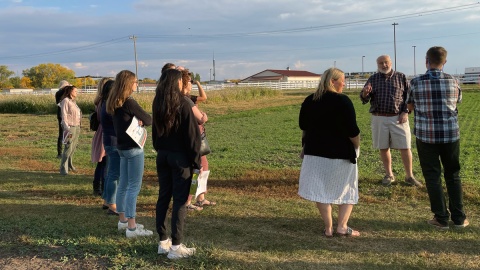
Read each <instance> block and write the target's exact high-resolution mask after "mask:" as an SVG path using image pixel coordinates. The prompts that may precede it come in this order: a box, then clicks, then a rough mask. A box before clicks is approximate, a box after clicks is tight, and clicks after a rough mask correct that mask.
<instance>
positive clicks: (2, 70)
mask: <svg viewBox="0 0 480 270" xmlns="http://www.w3.org/2000/svg"><path fill="white" fill-rule="evenodd" d="M13 74H15V72H13V71H11V70H8V67H7V66H0V89H2V88H9V87H11V86H12V84H11V83H10V81H9V79H8V78H10V76H12V75H13Z"/></svg>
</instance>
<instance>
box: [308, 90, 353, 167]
mask: <svg viewBox="0 0 480 270" xmlns="http://www.w3.org/2000/svg"><path fill="white" fill-rule="evenodd" d="M299 124H300V129H302V130H303V131H304V135H303V138H302V145H303V147H304V149H303V152H304V154H305V155H312V156H319V157H325V158H331V159H348V160H350V161H351V162H352V163H354V164H355V163H356V159H355V157H356V154H355V148H354V146H353V143H352V142H351V141H350V138H353V137H356V136H357V135H358V134H360V129H359V128H358V126H357V121H356V115H355V109H354V107H353V103H352V101H351V100H350V99H349V98H348V97H347V96H346V95H344V94H339V93H334V92H330V91H329V92H327V93H325V94H324V95H323V96H322V98H320V100H316V101H314V100H313V94H312V95H310V96H308V97H307V98H306V99H305V101H304V102H303V103H302V107H301V109H300V116H299Z"/></svg>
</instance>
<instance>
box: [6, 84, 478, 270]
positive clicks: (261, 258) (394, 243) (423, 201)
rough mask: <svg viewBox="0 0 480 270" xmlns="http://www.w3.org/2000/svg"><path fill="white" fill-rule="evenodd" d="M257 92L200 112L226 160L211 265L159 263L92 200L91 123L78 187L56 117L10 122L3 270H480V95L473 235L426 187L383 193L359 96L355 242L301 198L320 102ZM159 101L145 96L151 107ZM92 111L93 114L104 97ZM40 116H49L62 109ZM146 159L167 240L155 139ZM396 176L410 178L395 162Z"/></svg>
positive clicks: (195, 237) (142, 216)
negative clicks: (67, 166) (307, 131)
mask: <svg viewBox="0 0 480 270" xmlns="http://www.w3.org/2000/svg"><path fill="white" fill-rule="evenodd" d="M245 93H248V96H249V97H248V99H242V98H241V97H238V96H237V97H235V96H232V94H231V93H220V92H219V93H216V94H211V95H210V93H209V102H208V103H207V104H203V105H201V108H202V110H205V111H206V112H207V113H208V115H209V122H208V123H207V125H206V129H207V134H208V139H209V142H210V145H211V147H212V150H213V152H212V154H210V155H209V156H208V158H209V166H210V169H211V177H210V180H209V191H210V193H209V194H208V196H207V197H208V198H209V199H212V200H215V201H217V203H218V205H217V206H215V207H212V208H206V209H204V211H202V212H189V213H188V217H187V222H186V224H187V226H186V237H185V238H186V244H187V245H191V246H195V247H197V252H198V254H197V255H196V256H195V257H193V258H190V259H186V260H180V261H170V260H168V259H167V258H166V257H165V256H160V255H157V254H156V249H157V241H158V237H157V236H155V237H151V238H146V239H134V240H131V239H130V240H129V239H126V238H125V236H124V234H121V233H119V232H117V230H116V222H117V220H116V218H115V217H111V216H107V215H106V214H105V212H104V211H103V210H101V205H102V201H101V199H99V198H98V197H93V196H92V195H91V193H92V184H91V182H92V180H93V176H92V175H93V171H94V167H95V166H94V164H92V163H91V162H90V144H91V139H92V136H93V132H91V131H88V122H87V119H86V113H85V116H84V122H83V123H84V125H83V127H82V134H81V137H80V144H79V148H78V150H77V154H76V156H75V161H74V162H75V166H76V167H77V169H78V171H79V172H78V173H76V174H72V175H69V176H68V177H63V176H60V175H59V173H58V167H59V160H58V159H56V147H55V145H56V134H57V124H56V118H55V115H53V114H38V113H36V114H2V115H1V117H0V175H1V177H0V224H1V226H0V239H1V240H0V269H107V268H108V269H353V268H356V269H480V253H479V251H478V250H479V248H480V242H479V240H478V239H479V236H480V229H479V227H478V222H477V221H478V219H479V218H478V217H479V215H480V184H479V183H478V175H479V173H480V165H479V154H480V153H479V152H480V147H479V141H480V135H479V134H480V130H479V129H480V128H479V126H480V122H479V121H478V116H479V115H480V93H478V92H466V93H464V102H463V103H462V104H461V105H460V106H459V114H460V126H461V137H462V143H461V164H462V171H461V176H462V178H463V182H464V193H465V194H464V195H465V199H464V200H465V201H464V203H465V209H466V212H467V215H468V218H469V220H470V222H471V226H470V227H467V228H465V229H464V230H453V229H451V230H449V231H447V232H440V231H437V230H435V229H432V228H430V227H429V226H428V225H427V224H426V220H428V219H430V218H431V217H432V214H431V212H430V209H429V203H428V197H427V194H426V189H425V188H421V189H416V188H413V187H408V186H404V185H402V184H398V185H395V186H392V187H389V188H386V187H383V186H381V185H379V181H380V179H381V178H382V176H383V173H382V165H381V162H380V160H379V156H378V153H377V151H375V150H374V149H372V147H371V136H370V116H369V114H368V105H361V103H360V102H359V100H358V97H357V96H356V95H353V94H352V95H351V96H350V97H351V99H352V101H353V102H354V105H355V108H356V112H357V121H358V124H359V127H360V130H361V140H362V141H361V156H360V158H359V175H360V179H359V189H360V201H359V204H358V205H357V206H355V207H354V211H353V213H352V217H351V219H350V222H349V225H350V226H352V227H353V228H355V229H357V230H359V231H360V232H361V233H362V236H361V237H359V238H355V239H353V238H338V237H335V238H332V239H327V238H324V237H322V230H323V222H322V221H321V219H320V216H319V213H318V210H316V208H315V206H314V204H313V203H312V202H308V201H305V200H303V199H301V198H299V197H298V195H297V189H298V174H299V168H300V164H301V160H300V159H299V158H298V154H299V152H300V135H301V132H300V130H299V128H298V112H299V108H300V104H301V102H302V101H303V99H304V98H305V96H306V95H308V91H297V92H293V91H290V92H282V93H280V94H279V93H270V92H268V91H267V92H261V91H256V92H254V93H250V92H248V91H246V92H245ZM50 98H52V97H50ZM151 98H152V95H138V96H136V99H137V100H139V102H140V103H141V104H144V106H145V107H146V108H147V109H149V106H150V103H151ZM28 99H29V98H24V100H28ZM1 101H2V98H0V103H1ZM80 101H81V102H83V103H84V105H83V106H84V107H82V109H83V108H84V111H85V110H88V106H89V102H90V101H91V97H80ZM80 101H79V102H80ZM38 102H39V103H42V104H43V103H45V104H47V103H48V102H50V101H49V100H48V99H46V100H42V101H37V103H38ZM28 104H31V102H29V103H28ZM29 106H32V105H29ZM41 106H44V107H42V108H45V109H42V110H45V112H48V113H50V112H51V111H52V110H53V111H54V109H55V107H53V109H52V108H51V105H41ZM0 107H1V106H0ZM40 113H41V112H40ZM410 122H411V124H412V122H413V117H411V118H410ZM150 131H151V130H150V129H149V132H150ZM149 134H151V133H149ZM414 141H415V140H413V142H414ZM412 150H413V159H414V173H415V175H416V176H417V178H418V179H419V180H421V181H422V182H423V177H422V175H421V171H420V167H419V164H418V156H417V153H416V148H415V144H413V145H412ZM145 161H146V163H145V164H146V165H145V176H144V182H143V187H142V191H141V193H140V196H139V200H138V206H137V211H138V218H137V219H138V222H139V223H142V224H144V225H145V226H146V227H147V228H148V229H154V228H155V221H154V217H155V202H156V197H157V194H158V184H157V182H156V175H155V163H154V161H155V153H154V152H153V150H152V146H151V142H150V141H149V143H148V144H147V146H146V149H145ZM393 170H394V173H395V175H396V176H397V178H398V179H400V180H401V179H403V178H404V172H403V167H402V165H401V160H400V155H399V153H398V152H395V151H394V152H393Z"/></svg>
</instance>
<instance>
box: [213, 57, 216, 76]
mask: <svg viewBox="0 0 480 270" xmlns="http://www.w3.org/2000/svg"><path fill="white" fill-rule="evenodd" d="M213 81H216V79H215V52H213Z"/></svg>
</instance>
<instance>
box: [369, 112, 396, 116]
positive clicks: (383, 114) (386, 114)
mask: <svg viewBox="0 0 480 270" xmlns="http://www.w3.org/2000/svg"><path fill="white" fill-rule="evenodd" d="M372 115H375V116H397V115H398V114H397V113H372Z"/></svg>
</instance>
